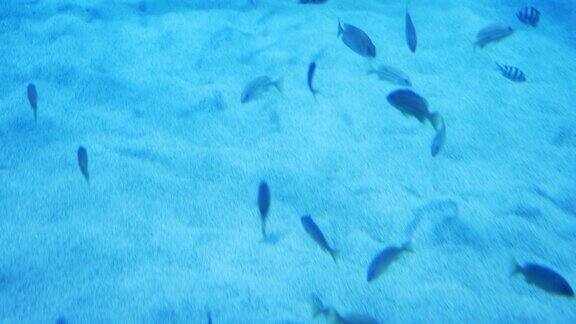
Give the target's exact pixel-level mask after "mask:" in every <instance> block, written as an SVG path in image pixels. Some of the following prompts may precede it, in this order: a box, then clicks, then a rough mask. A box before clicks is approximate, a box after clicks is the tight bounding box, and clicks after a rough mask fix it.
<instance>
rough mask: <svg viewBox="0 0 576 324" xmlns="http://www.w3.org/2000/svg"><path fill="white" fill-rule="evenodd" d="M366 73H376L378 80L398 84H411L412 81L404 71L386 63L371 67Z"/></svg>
mask: <svg viewBox="0 0 576 324" xmlns="http://www.w3.org/2000/svg"><path fill="white" fill-rule="evenodd" d="M368 74H376V75H377V76H378V78H379V79H380V80H382V81H388V82H390V83H393V84H397V85H400V86H405V87H410V86H412V82H411V81H410V78H409V77H408V75H406V73H404V72H402V71H401V70H399V69H397V68H394V67H391V66H388V65H380V66H379V67H378V68H376V69H371V70H369V71H368Z"/></svg>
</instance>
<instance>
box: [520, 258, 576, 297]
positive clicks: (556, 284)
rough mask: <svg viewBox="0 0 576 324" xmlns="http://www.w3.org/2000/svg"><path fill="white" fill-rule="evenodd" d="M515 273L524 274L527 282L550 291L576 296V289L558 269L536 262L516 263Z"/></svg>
mask: <svg viewBox="0 0 576 324" xmlns="http://www.w3.org/2000/svg"><path fill="white" fill-rule="evenodd" d="M513 274H522V275H524V278H525V279H526V282H528V283H530V284H533V285H535V286H537V287H539V288H541V289H543V290H545V291H547V292H549V293H552V294H556V295H561V296H566V297H574V291H573V290H572V287H570V284H569V283H568V281H566V279H564V277H562V276H561V275H560V274H559V273H557V272H556V271H554V270H552V269H550V268H548V267H545V266H542V265H539V264H535V263H526V264H524V266H521V265H519V264H517V263H515V265H514V271H513Z"/></svg>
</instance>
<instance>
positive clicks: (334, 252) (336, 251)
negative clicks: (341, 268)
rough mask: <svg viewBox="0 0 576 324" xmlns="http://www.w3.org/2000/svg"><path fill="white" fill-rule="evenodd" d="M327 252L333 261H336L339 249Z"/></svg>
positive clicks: (338, 256)
mask: <svg viewBox="0 0 576 324" xmlns="http://www.w3.org/2000/svg"><path fill="white" fill-rule="evenodd" d="M329 252H330V256H331V257H332V260H334V263H338V259H339V258H340V251H338V250H335V249H331V250H330V251H329Z"/></svg>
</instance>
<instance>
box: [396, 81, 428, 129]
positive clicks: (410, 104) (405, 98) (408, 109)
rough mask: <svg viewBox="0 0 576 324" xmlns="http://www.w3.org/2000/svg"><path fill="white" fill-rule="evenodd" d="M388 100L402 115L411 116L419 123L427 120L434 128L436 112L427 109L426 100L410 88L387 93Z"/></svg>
mask: <svg viewBox="0 0 576 324" xmlns="http://www.w3.org/2000/svg"><path fill="white" fill-rule="evenodd" d="M387 99H388V102H389V103H390V104H391V105H392V106H393V107H394V108H396V109H398V110H400V112H401V113H402V114H404V116H413V117H415V118H416V119H418V121H420V122H421V123H424V122H426V120H429V121H430V122H431V123H432V126H434V128H436V123H437V122H436V120H437V118H438V113H430V112H429V111H428V102H427V101H426V99H424V98H423V97H422V96H420V95H419V94H417V93H416V92H414V91H412V90H410V89H398V90H394V91H392V92H391V93H389V94H388V97H387Z"/></svg>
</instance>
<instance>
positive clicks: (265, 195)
mask: <svg viewBox="0 0 576 324" xmlns="http://www.w3.org/2000/svg"><path fill="white" fill-rule="evenodd" d="M258 209H259V210H260V219H261V221H262V237H263V238H264V239H266V219H267V218H268V211H269V210H270V187H268V184H267V183H266V181H262V182H260V187H259V188H258Z"/></svg>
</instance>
